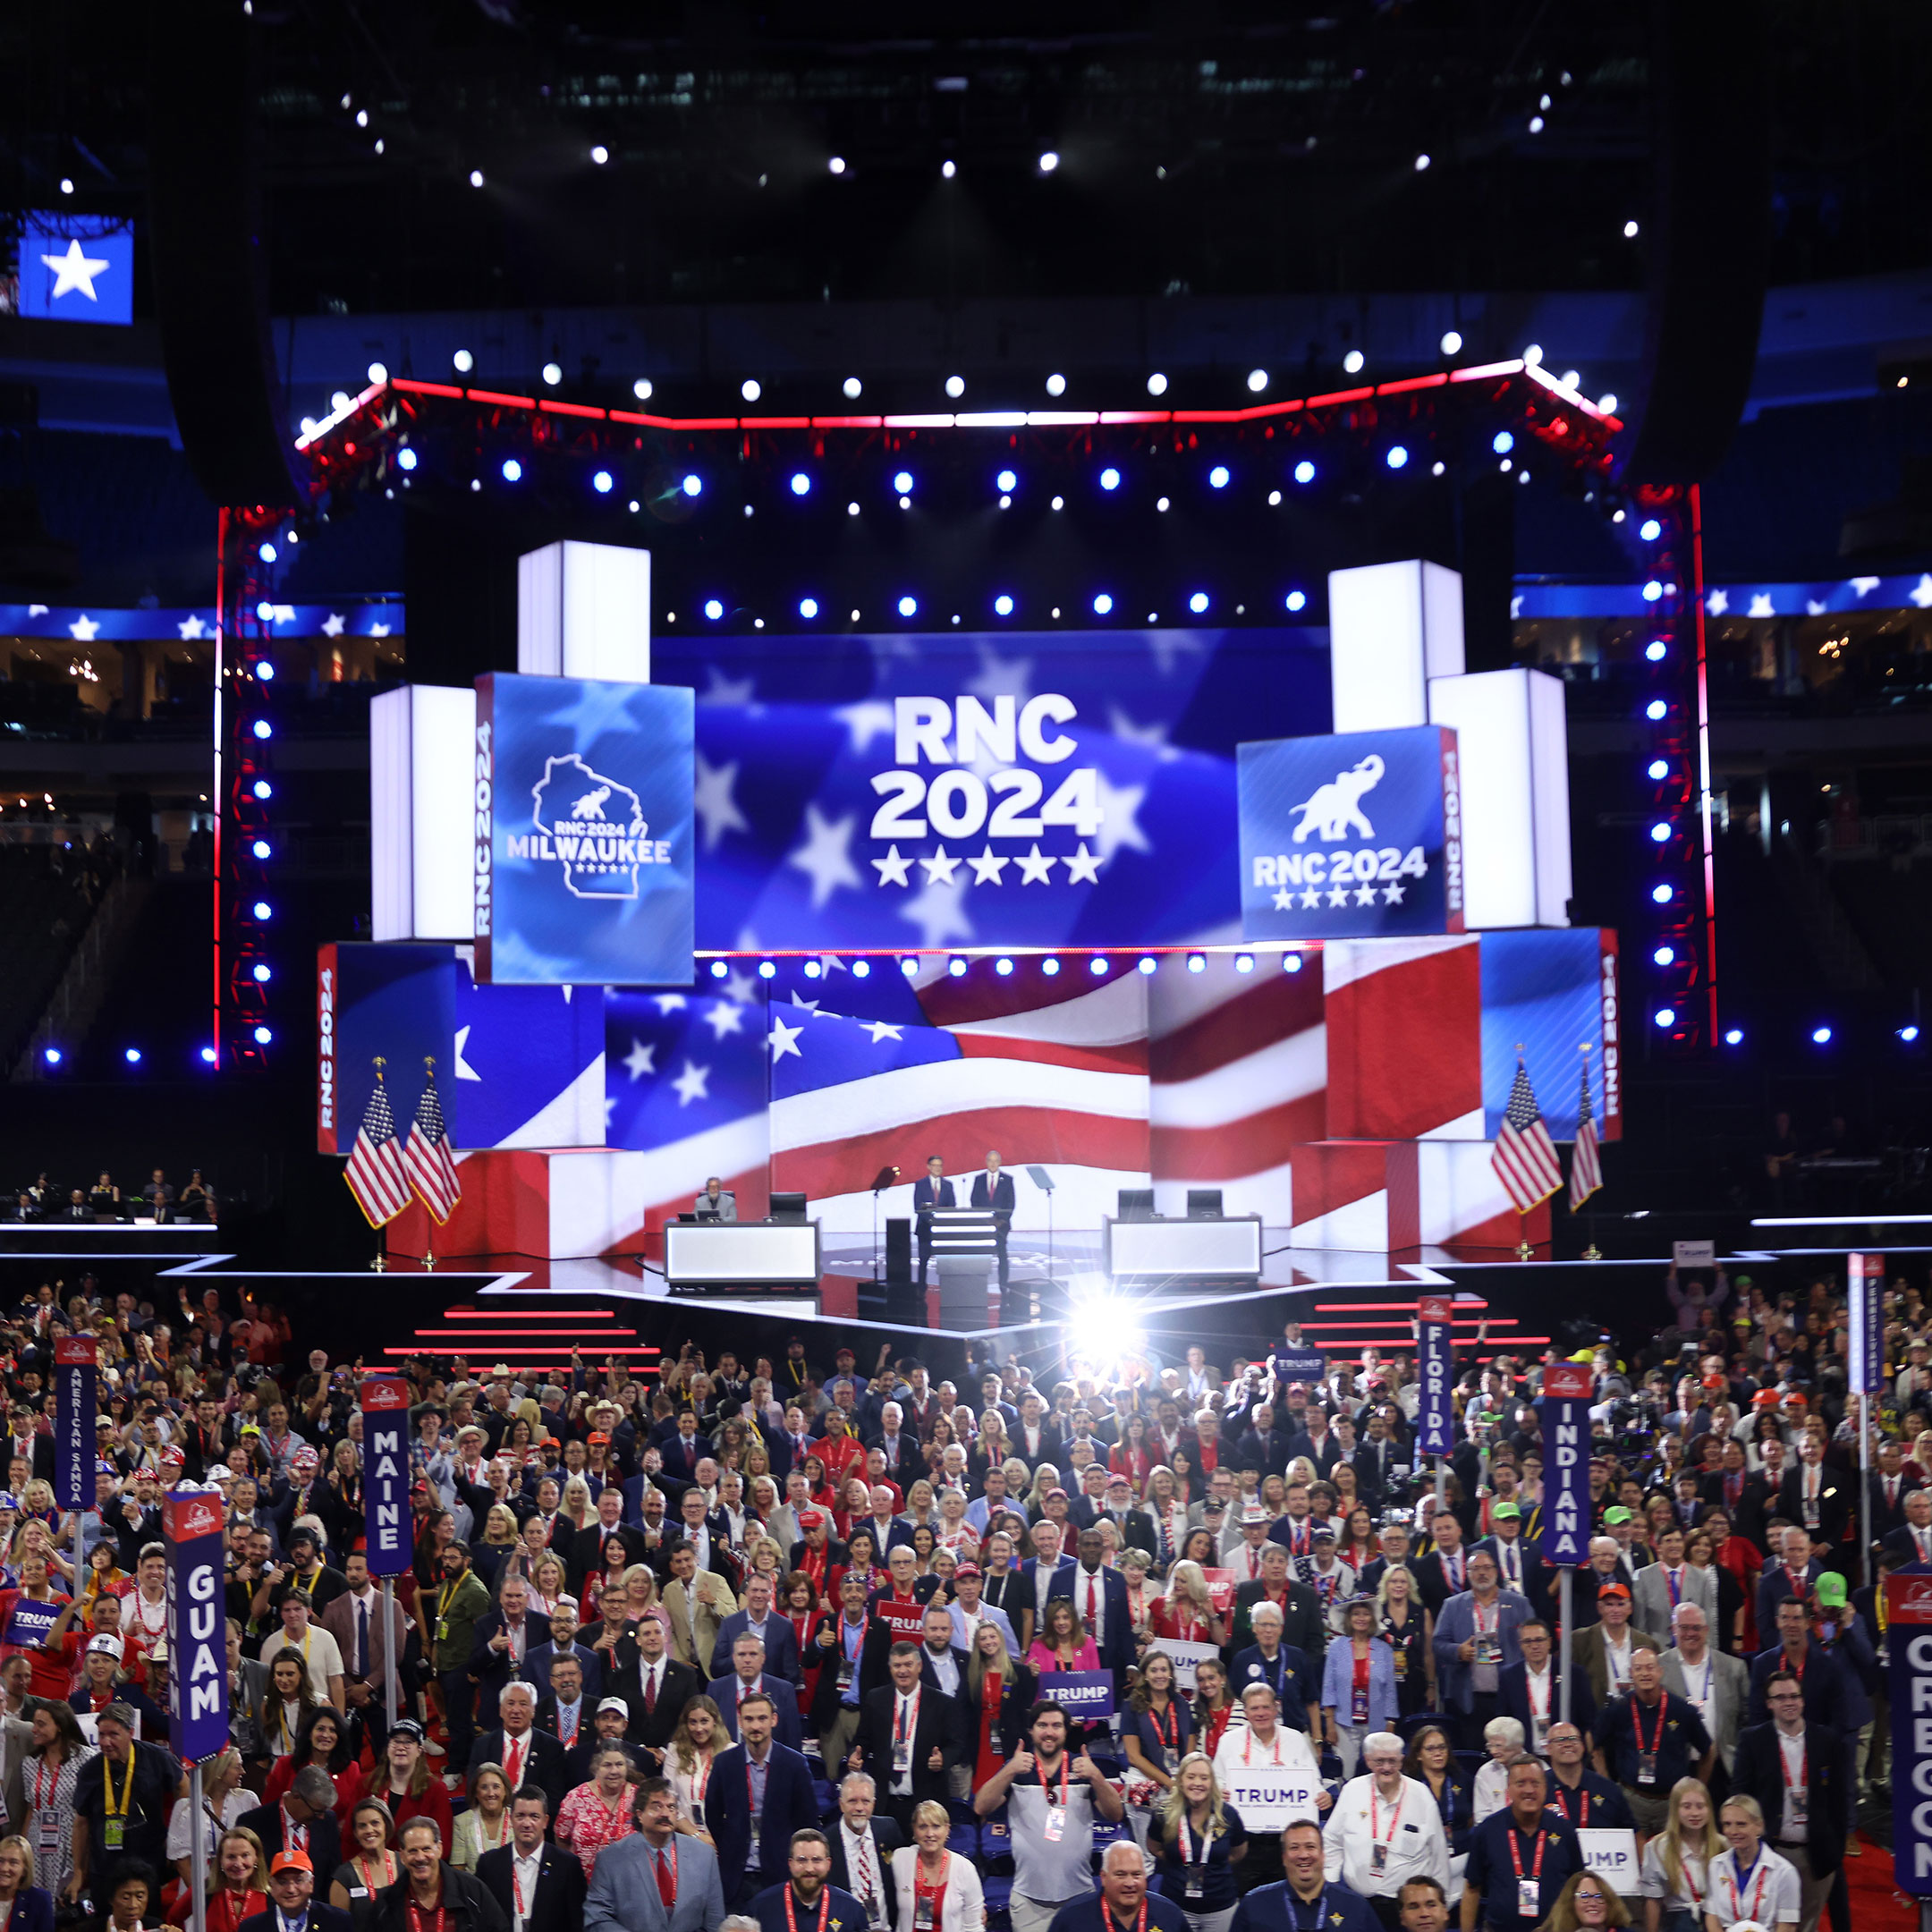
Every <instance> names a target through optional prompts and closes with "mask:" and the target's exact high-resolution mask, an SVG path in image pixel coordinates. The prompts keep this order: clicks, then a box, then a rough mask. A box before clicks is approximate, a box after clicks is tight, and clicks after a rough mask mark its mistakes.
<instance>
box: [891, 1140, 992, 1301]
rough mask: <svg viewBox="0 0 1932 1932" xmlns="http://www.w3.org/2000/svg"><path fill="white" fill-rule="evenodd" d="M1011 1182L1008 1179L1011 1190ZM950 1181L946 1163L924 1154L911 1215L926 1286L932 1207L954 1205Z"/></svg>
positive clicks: (921, 1281) (922, 1281)
mask: <svg viewBox="0 0 1932 1932" xmlns="http://www.w3.org/2000/svg"><path fill="white" fill-rule="evenodd" d="M1012 1185H1013V1183H1012V1182H1007V1187H1008V1189H1009V1190H1010V1189H1011V1188H1012ZM958 1206H959V1201H958V1199H957V1198H956V1197H955V1196H954V1194H953V1183H952V1182H950V1181H948V1180H947V1179H946V1178H945V1160H944V1159H943V1158H942V1157H940V1156H939V1155H937V1154H928V1156H927V1157H926V1172H925V1173H924V1174H921V1175H920V1176H919V1179H918V1180H917V1181H915V1182H913V1183H912V1214H913V1219H914V1222H915V1224H916V1225H917V1227H918V1229H919V1286H920V1287H921V1288H923V1287H924V1286H925V1285H926V1268H927V1264H928V1262H930V1261H931V1259H932V1217H933V1209H934V1208H957V1207H958Z"/></svg>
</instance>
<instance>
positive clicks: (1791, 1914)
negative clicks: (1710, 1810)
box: [1704, 1792, 1804, 1927]
mask: <svg viewBox="0 0 1932 1932" xmlns="http://www.w3.org/2000/svg"><path fill="white" fill-rule="evenodd" d="M1717 1826H1718V1829H1719V1830H1720V1831H1722V1832H1723V1833H1724V1843H1726V1844H1727V1845H1729V1846H1730V1848H1731V1849H1730V1850H1729V1851H1728V1852H1725V1853H1724V1856H1723V1857H1722V1858H1719V1859H1715V1860H1712V1862H1711V1867H1710V1895H1709V1897H1707V1899H1706V1900H1705V1901H1704V1916H1705V1918H1706V1919H1708V1920H1710V1921H1711V1922H1713V1923H1714V1924H1716V1925H1718V1926H1720V1927H1723V1926H1734V1925H1736V1924H1737V1923H1738V1921H1739V1920H1740V1919H1749V1920H1750V1922H1751V1923H1752V1924H1753V1925H1758V1926H1767V1927H1776V1926H1778V1925H1781V1924H1783V1925H1796V1924H1797V1923H1798V1921H1799V1919H1801V1917H1802V1916H1803V1912H1804V1904H1803V1895H1804V1886H1803V1881H1802V1880H1801V1878H1800V1877H1799V1876H1798V1868H1797V1867H1796V1866H1795V1865H1793V1864H1792V1861H1791V1860H1789V1859H1788V1858H1785V1857H1784V1856H1782V1855H1781V1854H1780V1853H1778V1852H1774V1851H1773V1850H1772V1849H1771V1847H1770V1846H1769V1845H1767V1843H1765V1842H1764V1828H1765V1817H1764V1813H1763V1811H1762V1810H1761V1809H1759V1808H1758V1801H1757V1800H1756V1799H1755V1798H1747V1797H1745V1796H1744V1795H1743V1794H1742V1793H1741V1792H1740V1793H1739V1794H1738V1795H1737V1796H1735V1797H1732V1798H1726V1799H1725V1800H1724V1806H1723V1809H1721V1810H1719V1812H1718V1814H1717Z"/></svg>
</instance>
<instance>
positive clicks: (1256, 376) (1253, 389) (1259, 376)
mask: <svg viewBox="0 0 1932 1932" xmlns="http://www.w3.org/2000/svg"><path fill="white" fill-rule="evenodd" d="M1248 388H1249V391H1250V394H1254V395H1259V394H1261V392H1262V391H1263V390H1264V389H1266V388H1267V370H1266V369H1250V370H1249V371H1248Z"/></svg>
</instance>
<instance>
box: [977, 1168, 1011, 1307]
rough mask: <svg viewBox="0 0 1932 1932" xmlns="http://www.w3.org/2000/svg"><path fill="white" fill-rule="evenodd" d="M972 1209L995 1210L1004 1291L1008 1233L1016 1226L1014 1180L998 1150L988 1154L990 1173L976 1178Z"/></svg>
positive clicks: (1000, 1272) (995, 1225)
mask: <svg viewBox="0 0 1932 1932" xmlns="http://www.w3.org/2000/svg"><path fill="white" fill-rule="evenodd" d="M970 1206H972V1207H974V1208H991V1209H992V1210H993V1230H994V1239H995V1241H996V1242H997V1243H998V1245H999V1283H1000V1286H1001V1287H1002V1288H1004V1286H1005V1285H1006V1231H1007V1229H1008V1228H1009V1227H1011V1226H1012V1225H1013V1176H1012V1175H1011V1174H1007V1173H1005V1172H1004V1170H1003V1169H1002V1168H1001V1166H1000V1157H999V1149H998V1148H988V1149H987V1157H986V1172H985V1173H984V1174H975V1175H974V1176H973V1184H972V1200H971V1202H970Z"/></svg>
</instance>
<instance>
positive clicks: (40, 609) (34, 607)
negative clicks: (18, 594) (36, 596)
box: [27, 604, 47, 617]
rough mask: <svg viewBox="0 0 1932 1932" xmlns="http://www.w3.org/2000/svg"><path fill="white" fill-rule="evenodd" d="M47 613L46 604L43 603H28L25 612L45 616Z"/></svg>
mask: <svg viewBox="0 0 1932 1932" xmlns="http://www.w3.org/2000/svg"><path fill="white" fill-rule="evenodd" d="M27 614H28V615H29V616H30V617H45V616H46V615H47V606H46V605H45V604H30V605H29V606H27Z"/></svg>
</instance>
